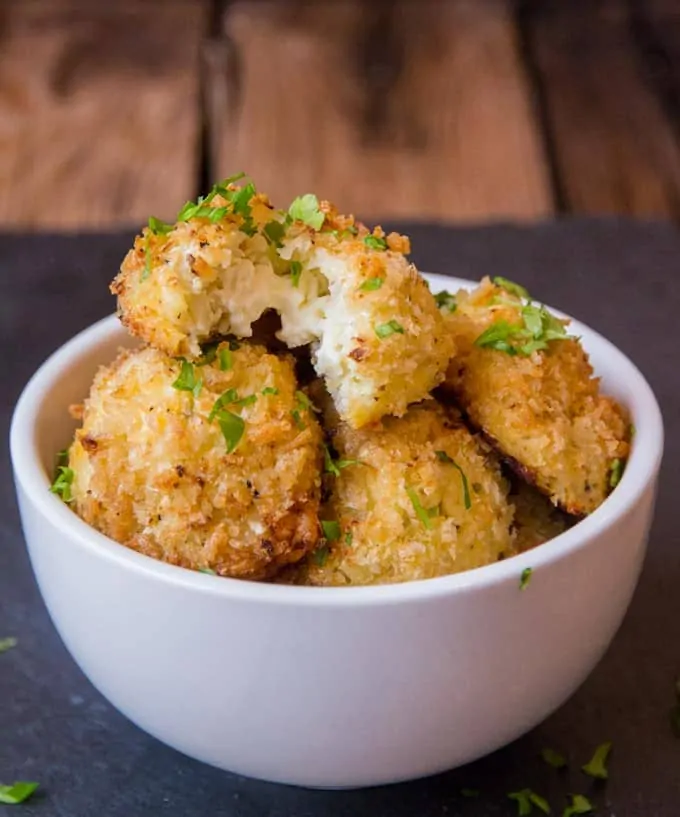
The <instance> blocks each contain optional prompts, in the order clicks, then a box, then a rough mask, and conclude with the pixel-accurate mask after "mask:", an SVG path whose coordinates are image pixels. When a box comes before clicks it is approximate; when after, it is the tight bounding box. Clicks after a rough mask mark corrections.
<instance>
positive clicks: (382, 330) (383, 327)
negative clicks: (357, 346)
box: [375, 320, 404, 340]
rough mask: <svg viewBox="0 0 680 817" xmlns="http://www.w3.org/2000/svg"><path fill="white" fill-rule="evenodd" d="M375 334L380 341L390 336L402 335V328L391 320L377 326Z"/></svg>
mask: <svg viewBox="0 0 680 817" xmlns="http://www.w3.org/2000/svg"><path fill="white" fill-rule="evenodd" d="M375 334H376V335H377V336H378V337H379V338H380V339H381V340H384V339H385V338H389V336H390V335H394V334H398V335H403V334H404V327H403V326H402V325H401V324H400V323H399V322H398V321H395V320H391V321H388V322H387V323H381V324H378V326H376V327H375Z"/></svg>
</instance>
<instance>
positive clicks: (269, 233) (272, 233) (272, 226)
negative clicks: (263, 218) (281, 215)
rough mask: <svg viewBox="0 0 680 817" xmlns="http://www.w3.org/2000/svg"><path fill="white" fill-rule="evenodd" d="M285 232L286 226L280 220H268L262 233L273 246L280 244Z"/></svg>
mask: <svg viewBox="0 0 680 817" xmlns="http://www.w3.org/2000/svg"><path fill="white" fill-rule="evenodd" d="M285 233H286V227H285V225H284V224H282V223H281V222H280V221H269V222H267V224H265V225H264V234H265V236H266V237H267V238H268V239H269V241H270V242H271V243H272V244H273V245H274V246H275V247H280V246H281V243H282V242H283V236H284V235H285Z"/></svg>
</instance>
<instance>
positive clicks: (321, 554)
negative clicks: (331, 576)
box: [312, 545, 330, 567]
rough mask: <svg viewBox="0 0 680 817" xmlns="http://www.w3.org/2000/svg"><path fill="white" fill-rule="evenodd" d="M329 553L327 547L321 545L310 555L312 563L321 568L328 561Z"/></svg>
mask: <svg viewBox="0 0 680 817" xmlns="http://www.w3.org/2000/svg"><path fill="white" fill-rule="evenodd" d="M329 553H330V551H329V549H328V545H323V546H322V547H320V548H317V549H316V550H315V551H314V553H312V561H313V562H314V564H315V565H317V566H318V567H323V566H324V565H325V564H326V562H327V561H328V554H329Z"/></svg>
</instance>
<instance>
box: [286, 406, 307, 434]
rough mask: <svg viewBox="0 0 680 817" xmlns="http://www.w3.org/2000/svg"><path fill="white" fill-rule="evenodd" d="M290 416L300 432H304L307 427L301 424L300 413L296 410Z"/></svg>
mask: <svg viewBox="0 0 680 817" xmlns="http://www.w3.org/2000/svg"><path fill="white" fill-rule="evenodd" d="M290 414H291V417H292V418H293V422H294V423H295V425H296V426H297V427H298V428H299V429H300V431H304V430H305V429H306V428H307V426H306V425H305V424H304V423H303V422H302V417H300V412H299V411H298V409H293V410H292V411H291V412H290Z"/></svg>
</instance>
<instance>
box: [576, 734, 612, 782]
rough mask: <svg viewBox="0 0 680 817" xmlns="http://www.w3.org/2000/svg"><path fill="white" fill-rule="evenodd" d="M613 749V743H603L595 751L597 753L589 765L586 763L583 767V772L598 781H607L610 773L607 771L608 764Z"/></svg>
mask: <svg viewBox="0 0 680 817" xmlns="http://www.w3.org/2000/svg"><path fill="white" fill-rule="evenodd" d="M611 749H612V744H611V741H607V742H606V743H601V744H600V745H599V746H598V747H597V749H595V753H594V754H593V756H592V758H591V759H590V760H589V761H588V763H586V765H585V766H581V771H582V772H585V774H587V775H588V776H589V777H594V778H595V779H596V780H607V778H608V777H609V772H608V771H607V765H606V764H607V757H608V756H609V753H610V752H611Z"/></svg>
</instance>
